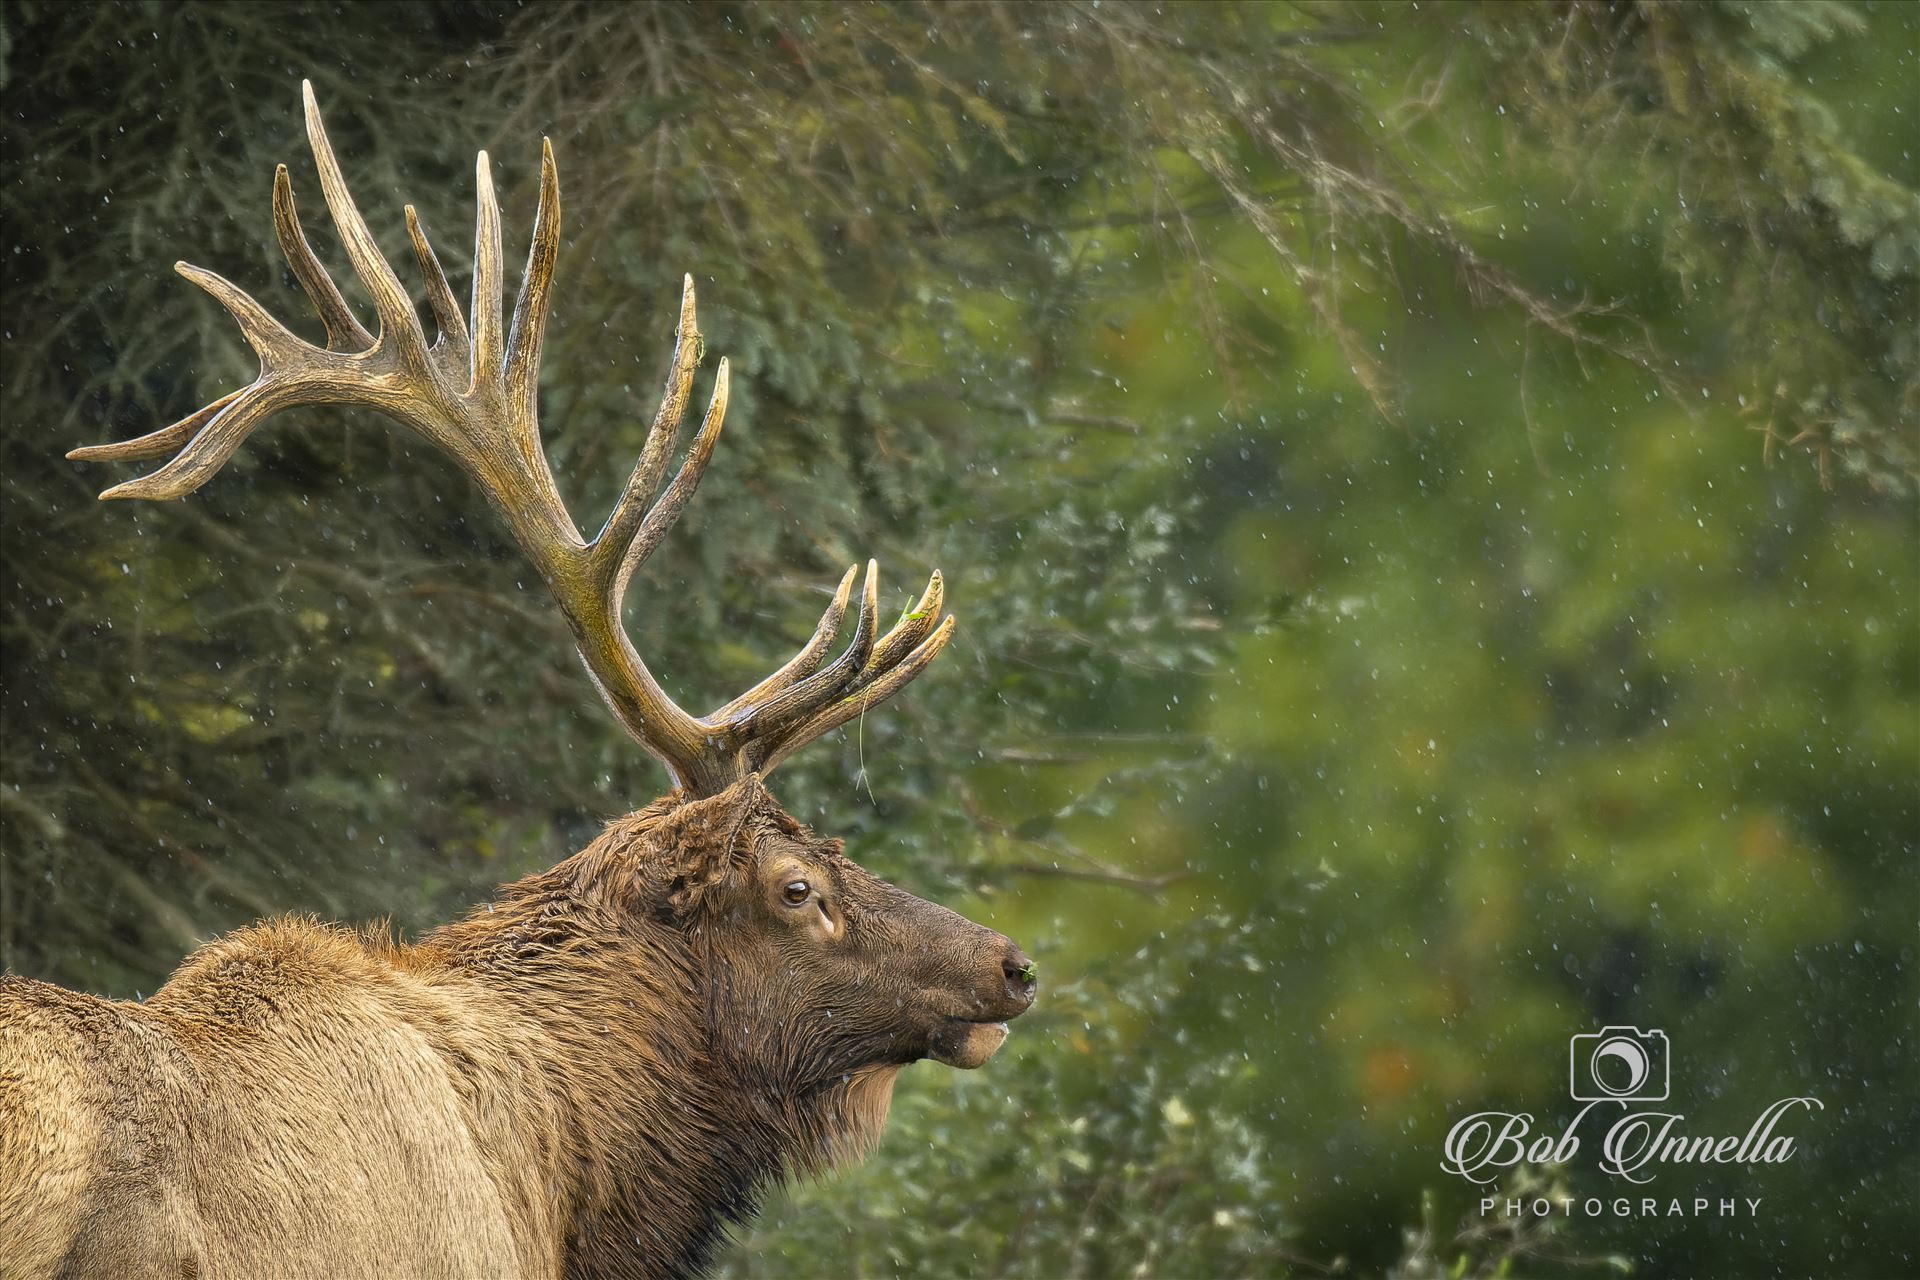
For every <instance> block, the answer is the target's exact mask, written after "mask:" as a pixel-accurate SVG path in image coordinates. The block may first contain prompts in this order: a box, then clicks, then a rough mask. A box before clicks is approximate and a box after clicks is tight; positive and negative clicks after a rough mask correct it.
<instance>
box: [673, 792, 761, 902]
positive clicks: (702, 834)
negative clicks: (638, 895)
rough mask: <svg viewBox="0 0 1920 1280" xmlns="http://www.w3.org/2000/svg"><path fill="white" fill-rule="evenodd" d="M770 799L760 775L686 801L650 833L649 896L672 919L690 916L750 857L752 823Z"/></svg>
mask: <svg viewBox="0 0 1920 1280" xmlns="http://www.w3.org/2000/svg"><path fill="white" fill-rule="evenodd" d="M770 801H771V797H769V796H768V795H767V791H766V788H765V787H763V786H761V785H760V779H759V777H758V775H749V776H748V777H746V778H743V779H741V780H740V781H739V782H736V783H734V784H733V785H732V786H730V787H728V788H727V789H726V790H725V791H722V792H721V793H720V794H719V795H716V796H708V797H706V798H704V799H701V800H693V801H689V802H688V803H686V804H684V805H681V806H680V807H679V808H678V809H675V810H674V811H673V812H671V813H669V814H668V815H667V816H666V817H665V818H663V819H662V820H661V821H660V822H659V823H658V824H657V825H656V826H655V827H654V828H653V830H652V831H650V832H648V833H647V844H648V846H649V848H648V850H647V853H646V856H645V858H644V859H643V864H644V866H645V868H646V872H645V880H646V885H645V890H644V892H645V897H646V899H647V901H648V903H649V904H650V905H651V906H652V908H653V910H654V912H655V913H656V914H657V915H659V916H660V917H661V918H662V919H665V920H669V921H680V920H685V919H686V918H687V917H688V916H690V915H692V914H693V913H694V912H695V911H697V910H698V909H699V907H700V904H701V902H702V900H703V899H704V898H705V897H706V894H707V893H708V891H709V890H711V889H712V888H713V887H714V886H715V885H717V884H720V883H721V882H723V881H724V880H725V879H726V878H727V876H728V874H729V873H731V872H732V871H733V870H734V868H735V867H737V866H738V865H740V864H741V863H742V862H743V861H744V860H745V857H746V854H747V851H748V850H747V845H748V839H749V826H750V823H751V821H752V819H753V818H754V817H755V815H757V814H759V813H761V812H763V811H764V809H765V807H766V805H767V804H768V803H769V802H770Z"/></svg>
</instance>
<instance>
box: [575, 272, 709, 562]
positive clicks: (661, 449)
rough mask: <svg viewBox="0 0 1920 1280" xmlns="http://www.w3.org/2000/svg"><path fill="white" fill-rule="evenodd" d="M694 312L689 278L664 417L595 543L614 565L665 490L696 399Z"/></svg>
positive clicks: (663, 399) (663, 398)
mask: <svg viewBox="0 0 1920 1280" xmlns="http://www.w3.org/2000/svg"><path fill="white" fill-rule="evenodd" d="M694 307H695V304H694V292H693V277H692V276H691V275H688V276H683V277H682V278H681V282H680V323H679V324H678V325H676V326H675V327H674V331H673V360H672V361H671V362H670V363H669V364H668V366H667V385H666V389H665V390H664V391H663V392H662V393H661V395H660V411H659V412H658V413H656V414H654V416H653V425H652V426H651V427H649V428H648V429H647V443H646V445H645V446H644V447H642V449H641V450H640V458H639V460H638V461H636V462H635V463H634V464H633V473H632V474H631V475H629V476H628V477H627V485H626V488H625V489H623V490H621V493H620V498H619V501H617V502H615V503H614V505H613V511H612V513H611V514H609V515H608V516H607V523H606V525H605V526H604V527H603V528H602V529H601V530H600V533H599V535H598V536H597V537H595V538H594V540H593V541H594V545H595V546H596V547H599V548H604V554H606V555H607V556H608V557H609V560H611V558H612V557H616V556H617V557H624V556H625V555H626V548H627V546H628V545H629V544H630V543H631V542H632V541H633V536H634V534H635V533H637V532H638V531H639V529H640V524H641V521H642V520H644V519H645V518H646V510H647V508H646V504H647V501H648V499H650V498H651V497H652V496H653V495H654V493H655V491H657V490H658V489H659V487H660V477H661V476H662V475H664V474H665V473H666V469H667V461H668V459H670V458H671V457H672V456H673V446H674V442H675V441H676V440H678V439H679V437H680V422H681V420H682V419H683V418H684V417H685V416H686V412H687V401H688V399H689V398H691V396H692V395H693V370H694V366H695V365H697V364H699V363H700V355H701V347H702V345H703V343H702V340H701V337H700V328H699V325H698V323H697V320H696V316H695V311H694Z"/></svg>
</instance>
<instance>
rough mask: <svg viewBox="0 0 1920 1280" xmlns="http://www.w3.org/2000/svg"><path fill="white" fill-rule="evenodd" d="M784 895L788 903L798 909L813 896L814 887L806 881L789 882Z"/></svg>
mask: <svg viewBox="0 0 1920 1280" xmlns="http://www.w3.org/2000/svg"><path fill="white" fill-rule="evenodd" d="M784 894H785V897H786V899H787V901H788V902H789V903H790V904H792V905H793V906H796V907H797V906H799V905H800V904H801V903H803V902H805V901H806V900H807V899H808V898H811V897H812V896H813V886H812V885H810V884H808V883H807V882H806V881H805V880H789V881H788V882H787V887H786V889H785V891H784Z"/></svg>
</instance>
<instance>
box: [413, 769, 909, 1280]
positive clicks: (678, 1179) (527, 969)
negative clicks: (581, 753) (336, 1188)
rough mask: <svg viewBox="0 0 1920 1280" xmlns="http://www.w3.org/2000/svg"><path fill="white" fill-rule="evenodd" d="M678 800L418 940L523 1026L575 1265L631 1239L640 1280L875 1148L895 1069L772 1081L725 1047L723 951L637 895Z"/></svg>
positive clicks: (675, 1267) (609, 1267)
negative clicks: (719, 1048)
mask: <svg viewBox="0 0 1920 1280" xmlns="http://www.w3.org/2000/svg"><path fill="white" fill-rule="evenodd" d="M670 810H671V804H670V803H669V802H665V801H663V802H657V803H656V804H654V805H652V806H650V807H649V808H647V809H645V810H642V811H641V812H639V813H636V814H633V815H630V816H629V817H626V818H621V819H618V820H616V821H614V822H613V823H611V824H610V825H609V826H608V828H607V830H606V831H605V832H604V833H603V834H602V835H601V836H600V837H599V838H598V839H596V840H595V841H594V842H593V843H592V844H590V845H589V846H588V847H587V848H586V849H584V850H582V851H581V852H580V853H578V854H576V855H574V856H573V857H571V858H569V859H567V860H566V861H564V862H562V863H560V864H559V865H557V866H555V867H554V868H552V869H551V870H549V871H544V872H540V873H537V874H535V875H532V876H528V877H526V878H525V879H523V880H519V881H517V882H515V883H513V884H510V885H506V886H503V887H502V888H501V889H500V890H499V891H498V893H497V894H496V896H495V899H494V901H493V902H492V903H491V904H489V905H488V906H486V907H483V908H480V909H478V910H476V911H475V912H473V913H472V914H470V915H469V916H467V917H466V918H465V919H463V920H461V921H458V922H456V923H454V924H450V925H448V926H446V927H444V928H442V929H440V930H437V931H436V932H434V933H433V934H430V935H428V936H427V937H426V938H424V939H423V940H422V942H421V947H420V950H421V952H422V953H423V954H426V955H433V956H435V957H436V959H437V960H438V962H439V963H441V964H444V965H446V966H447V968H448V969H449V970H452V971H453V972H454V973H455V974H457V975H458V976H460V977H464V978H466V979H468V980H471V981H475V982H478V983H480V984H481V985H483V986H484V987H485V988H487V989H488V991H489V992H490V993H491V994H492V995H493V996H494V997H495V998H496V999H497V1000H498V1001H499V1002H500V1004H501V1005H502V1006H504V1009H503V1012H504V1013H505V1014H506V1015H507V1016H508V1017H509V1018H510V1019H512V1020H513V1021H514V1022H517V1023H518V1024H520V1025H521V1026H523V1027H524V1028H526V1033H527V1037H528V1039H529V1041H530V1042H531V1043H530V1044H528V1045H527V1046H526V1048H527V1051H528V1052H527V1059H528V1060H529V1061H531V1062H533V1063H537V1064H538V1065H537V1071H538V1073H539V1075H540V1076H541V1077H542V1078H541V1079H540V1080H539V1081H537V1082H534V1083H535V1087H537V1088H538V1089H539V1090H540V1092H541V1093H543V1094H544V1095H546V1098H547V1099H548V1100H550V1105H551V1106H552V1107H553V1109H554V1110H555V1111H557V1112H558V1113H559V1114H560V1115H561V1116H562V1117H563V1120H562V1126H561V1133H560V1135H559V1138H558V1141H556V1142H553V1143H551V1144H549V1145H550V1146H551V1147H552V1148H553V1150H551V1152H550V1153H549V1158H550V1160H551V1162H552V1165H553V1173H552V1175H551V1176H552V1184H553V1185H555V1187H556V1189H557V1190H558V1191H559V1193H560V1195H561V1197H562V1198H563V1199H564V1200H565V1201H566V1202H567V1203H566V1204H565V1205H564V1207H562V1208H561V1213H562V1215H563V1216H564V1217H566V1218H569V1219H570V1220H571V1223H572V1231H571V1233H570V1238H569V1241H568V1244H567V1248H568V1251H569V1255H570V1264H571V1267H572V1268H573V1271H572V1272H570V1273H574V1274H584V1275H598V1274H609V1275H613V1274H619V1275H631V1274H635V1273H634V1272H633V1270H632V1267H633V1264H634V1256H635V1245H636V1244H638V1245H639V1246H640V1248H641V1251H642V1255H643V1256H644V1257H645V1259H646V1261H647V1268H646V1270H645V1271H644V1272H642V1273H640V1274H644V1275H648V1276H661V1277H671V1276H685V1275H693V1274H698V1273H699V1272H700V1271H701V1270H702V1268H703V1267H704V1265H705V1264H706V1262H707V1261H708V1260H709V1258H710V1257H711V1255H712V1252H713V1251H714V1249H715V1248H717V1247H718V1246H719V1245H720V1244H721V1243H722V1242H723V1241H724V1239H725V1237H726V1234H727V1231H728V1229H729V1228H730V1227H732V1226H733V1225H734V1224H736V1223H738V1222H741V1221H743V1220H744V1219H746V1218H747V1217H748V1216H750V1215H751V1214H752V1213H753V1211H754V1209H755V1208H756V1207H757V1204H758V1201H759V1199H760V1197H761V1196H762V1195H763V1194H764V1193H765V1192H766V1191H767V1190H769V1189H770V1188H771V1187H772V1186H773V1185H774V1184H775V1183H776V1182H777V1181H778V1180H779V1179H780V1178H782V1177H783V1176H785V1175H786V1174H788V1173H790V1172H801V1171H804V1172H814V1171H818V1170H821V1169H823V1168H826V1167H828V1166H830V1165H832V1164H835V1163H838V1162H840V1161H841V1160H843V1159H847V1158H851V1157H854V1156H858V1155H864V1154H865V1152H866V1150H867V1149H868V1148H870V1147H871V1145H872V1144H873V1142H874V1141H876V1140H877V1138H878V1136H879V1131H880V1128H881V1127H882V1126H883V1125H884V1123H885V1118H886V1111H887V1104H888V1101H889V1100H890V1098H891V1094H892V1083H893V1076H894V1074H895V1070H896V1069H893V1068H888V1069H886V1070H884V1071H881V1072H875V1073H872V1074H871V1075H866V1076H857V1077H854V1078H851V1079H848V1080H844V1081H841V1082H838V1083H837V1084H836V1085H835V1086H832V1087H828V1088H821V1089H814V1090H810V1091H806V1092H793V1091H776V1090H773V1089H771V1088H769V1087H768V1086H767V1084H766V1083H765V1082H758V1081H750V1080H746V1079H741V1078H739V1077H738V1075H737V1073H735V1072H733V1071H731V1070H730V1069H729V1068H728V1066H727V1064H726V1062H725V1059H724V1056H723V1055H721V1054H719V1053H717V1052H715V1048H714V1034H713V1028H712V1019H711V1016H710V1013H709V1000H708V987H709V982H708V979H707V977H706V976H705V975H706V974H707V973H708V972H710V970H709V969H708V968H707V966H708V965H709V964H710V963H712V957H708V956H704V955H702V954H700V938H699V937H698V935H697V934H692V933H689V932H688V931H685V930H683V929H682V928H680V927H678V926H676V925H674V924H671V923H668V922H665V921H662V920H661V919H659V918H658V917H657V916H656V914H655V913H654V912H653V911H652V910H651V904H649V903H647V902H645V900H644V897H645V891H644V889H643V888H642V884H643V880H644V877H643V875H642V868H641V866H640V862H639V859H640V856H641V854H642V851H643V848H644V845H645V843H646V836H647V834H648V829H649V828H650V827H651V826H652V825H653V823H654V822H656V821H658V819H659V818H660V817H661V816H663V815H664V814H665V813H666V812H669V811H670ZM506 1158H508V1159H511V1158H512V1157H511V1156H508V1157H506Z"/></svg>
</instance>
